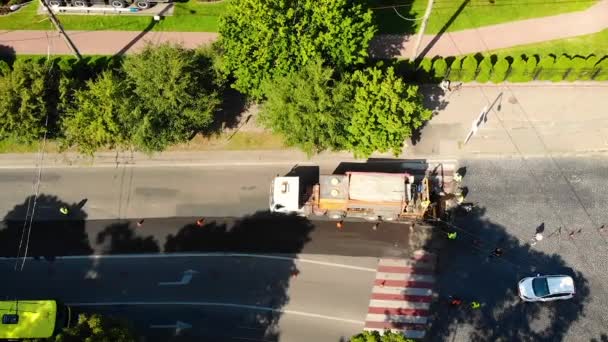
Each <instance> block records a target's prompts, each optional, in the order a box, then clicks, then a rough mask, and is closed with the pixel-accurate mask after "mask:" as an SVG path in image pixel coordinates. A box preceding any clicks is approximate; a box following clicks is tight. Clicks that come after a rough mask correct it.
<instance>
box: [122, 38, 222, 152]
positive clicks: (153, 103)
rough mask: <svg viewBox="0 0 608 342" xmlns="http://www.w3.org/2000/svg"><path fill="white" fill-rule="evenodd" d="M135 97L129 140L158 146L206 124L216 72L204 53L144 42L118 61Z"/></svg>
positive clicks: (216, 101)
mask: <svg viewBox="0 0 608 342" xmlns="http://www.w3.org/2000/svg"><path fill="white" fill-rule="evenodd" d="M123 71H124V73H125V74H126V84H127V88H126V89H125V91H128V89H131V90H132V91H133V94H134V96H136V98H137V101H136V102H137V108H134V109H133V112H132V115H131V121H130V122H129V124H130V125H131V127H132V129H133V136H132V138H133V143H134V145H135V146H137V147H138V148H140V149H142V150H144V151H149V152H151V151H162V150H163V149H165V148H166V147H167V146H168V145H170V144H175V143H179V142H183V141H186V140H187V139H188V138H190V137H191V136H192V135H193V134H194V133H196V132H198V131H200V130H202V129H204V128H205V127H207V126H208V125H209V124H210V123H211V121H212V119H213V114H214V112H215V110H216V109H217V106H218V105H219V103H220V99H219V96H218V92H217V91H216V90H217V85H216V82H215V78H216V74H215V72H214V71H213V68H212V62H211V61H210V60H209V58H208V57H207V56H205V55H204V54H201V53H198V52H197V51H194V50H190V49H185V48H183V47H181V46H179V45H172V44H160V45H147V46H146V47H145V48H144V49H143V51H141V52H140V53H138V54H134V55H129V56H128V57H127V58H126V59H125V61H124V63H123Z"/></svg>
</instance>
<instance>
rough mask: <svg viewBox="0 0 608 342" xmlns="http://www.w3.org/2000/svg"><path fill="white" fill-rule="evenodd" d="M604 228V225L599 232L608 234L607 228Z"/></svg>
mask: <svg viewBox="0 0 608 342" xmlns="http://www.w3.org/2000/svg"><path fill="white" fill-rule="evenodd" d="M604 226H605V225H602V226H601V227H600V228H599V229H598V231H599V232H600V233H605V232H606V227H604Z"/></svg>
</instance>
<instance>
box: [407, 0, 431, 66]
mask: <svg viewBox="0 0 608 342" xmlns="http://www.w3.org/2000/svg"><path fill="white" fill-rule="evenodd" d="M434 2H435V0H429V3H428V4H427V5H426V11H425V12H424V18H423V19H422V25H421V26H420V32H418V38H416V45H414V52H413V53H412V61H415V60H416V58H418V48H419V47H420V42H421V41H422V36H423V35H424V31H425V30H426V24H427V23H428V21H429V18H430V17H431V11H432V10H433V3H434Z"/></svg>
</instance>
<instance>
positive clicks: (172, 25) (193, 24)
mask: <svg viewBox="0 0 608 342" xmlns="http://www.w3.org/2000/svg"><path fill="white" fill-rule="evenodd" d="M226 1H229V0H226ZM464 1H465V0H436V1H435V6H434V7H433V13H432V15H431V19H430V20H429V24H428V26H427V33H437V32H439V31H440V30H441V29H442V27H444V26H446V24H447V23H448V22H450V21H451V23H450V24H449V25H447V26H446V30H447V31H457V30H462V29H467V28H473V27H479V26H484V25H491V24H498V23H504V22H508V21H514V20H521V19H528V18H534V17H542V16H548V15H554V14H559V13H565V12H572V11H578V10H582V9H585V8H587V7H589V6H591V5H593V4H594V3H595V2H596V1H597V0H576V1H572V0H494V4H492V3H490V0H469V1H468V2H467V3H466V5H465V6H464V7H463V9H462V11H459V9H460V7H461V5H462V4H463V2H464ZM368 3H369V6H370V7H371V8H373V11H374V13H375V15H376V22H377V23H378V26H379V29H380V33H412V32H416V30H417V29H418V26H419V25H420V21H415V22H412V21H406V20H403V19H402V18H400V17H399V16H398V15H397V14H396V13H395V11H394V10H393V8H392V7H390V6H391V5H397V6H400V7H397V10H398V11H399V13H400V14H401V15H402V16H404V17H406V18H421V17H422V15H423V14H424V10H425V8H426V4H427V0H368ZM37 6H38V3H36V2H34V3H32V4H30V5H28V6H26V7H24V8H23V9H21V10H20V11H19V12H17V13H13V14H11V15H8V16H3V17H0V30H16V29H21V30H45V29H49V28H50V23H49V22H48V20H46V19H45V16H39V15H36V10H37ZM387 6H388V7H387ZM383 7H385V8H383ZM225 9H226V2H222V3H216V4H214V3H211V4H209V3H203V2H198V1H197V0H189V1H188V2H177V3H175V14H174V15H173V16H171V17H167V18H165V19H164V20H163V21H162V22H161V23H160V24H157V25H155V26H154V27H153V28H152V30H154V31H191V32H196V31H208V32H216V31H217V29H218V19H219V16H220V14H221V13H223V12H224V11H225ZM454 16H455V17H454ZM452 17H454V18H453V20H452V19H451V18H452ZM59 18H60V20H61V22H62V23H63V25H64V26H65V28H66V29H68V30H134V31H141V30H143V29H145V28H146V27H147V26H148V25H149V24H150V22H151V18H150V17H136V16H110V15H108V16H77V15H60V16H59Z"/></svg>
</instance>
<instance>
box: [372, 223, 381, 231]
mask: <svg viewBox="0 0 608 342" xmlns="http://www.w3.org/2000/svg"><path fill="white" fill-rule="evenodd" d="M378 225H379V223H377V222H376V223H374V225H373V226H372V229H373V230H378Z"/></svg>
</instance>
